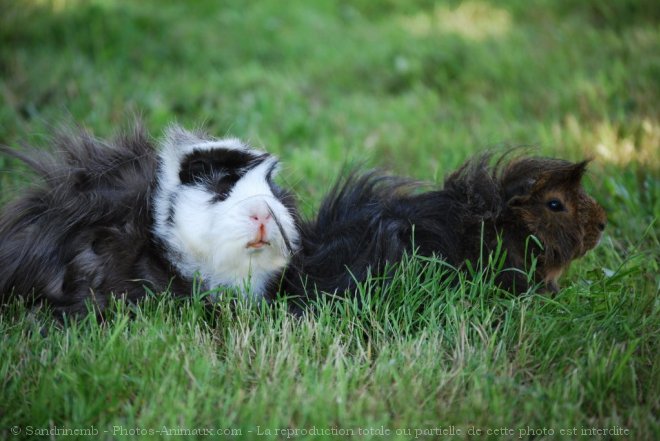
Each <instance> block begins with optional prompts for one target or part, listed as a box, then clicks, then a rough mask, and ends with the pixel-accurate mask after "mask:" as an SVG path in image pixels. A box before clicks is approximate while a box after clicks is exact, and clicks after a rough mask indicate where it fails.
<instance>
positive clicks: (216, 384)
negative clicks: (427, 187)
mask: <svg viewBox="0 0 660 441" xmlns="http://www.w3.org/2000/svg"><path fill="white" fill-rule="evenodd" d="M659 54H660V8H658V6H657V4H656V2H654V1H652V0H639V1H633V0H621V1H611V2H602V1H599V0H586V1H582V2H572V1H569V0H538V1H534V2H528V1H524V0H510V1H469V2H456V1H447V2H433V1H418V2H410V1H403V0H386V1H380V2H373V1H369V0H355V1H350V2H349V1H330V0H319V1H314V2H310V1H302V0H301V1H295V0H292V1H288V2H280V1H275V0H272V1H259V2H243V1H238V0H236V1H231V0H229V1H223V2H214V1H199V2H195V3H194V6H192V5H190V4H189V3H188V2H175V1H156V0H152V1H140V2H135V1H110V0H93V1H82V0H80V1H75V0H68V1H67V0H50V1H46V0H41V1H40V0H30V1H28V0H13V1H10V0H0V99H1V100H2V105H1V106H0V142H2V143H5V144H10V145H18V144H19V142H21V140H28V141H30V142H35V143H40V142H42V143H43V142H44V140H45V139H46V134H47V133H48V132H49V130H50V128H51V127H52V125H54V124H57V123H60V122H62V121H65V122H66V121H77V122H79V123H81V124H84V125H85V126H87V127H89V128H91V129H93V130H94V131H95V132H96V133H97V134H98V135H100V136H107V135H110V134H112V133H113V132H114V131H115V130H116V128H117V127H119V126H122V125H126V122H127V121H130V116H131V114H133V113H138V114H141V115H142V117H143V119H144V120H145V122H146V124H147V125H148V127H149V128H150V129H151V130H152V131H153V133H154V134H155V135H157V134H158V133H159V131H160V130H161V129H162V127H163V126H164V125H166V124H167V123H168V122H170V121H172V120H175V119H176V120H178V121H180V122H181V123H183V124H185V125H198V124H199V123H201V122H204V123H205V124H206V126H207V127H208V129H209V130H210V131H211V132H213V133H216V134H219V135H222V134H225V133H229V134H232V135H235V136H239V137H242V138H245V139H247V140H249V141H250V142H251V143H253V144H254V145H256V146H259V147H263V148H266V149H268V150H269V151H272V152H274V153H276V154H278V155H279V156H280V157H281V158H282V159H283V162H284V164H285V165H286V167H285V169H284V172H283V173H282V175H283V176H282V181H283V184H284V185H286V186H289V187H291V188H293V189H294V190H295V191H296V192H297V194H298V195H299V199H300V205H301V208H302V209H303V211H304V212H306V213H312V212H313V210H314V207H316V205H317V203H318V200H319V198H320V197H321V195H322V194H323V193H324V192H325V191H326V190H327V188H328V186H329V185H330V184H331V182H332V178H333V177H334V176H335V175H336V174H337V173H338V172H339V170H341V168H342V167H343V165H344V164H345V163H346V162H354V161H363V162H365V163H366V164H368V165H370V166H371V165H373V166H379V167H384V168H387V169H390V170H392V171H394V172H397V173H400V174H406V175H412V176H415V177H417V178H420V179H427V180H431V181H433V180H435V181H441V180H442V177H443V176H444V175H445V174H446V173H447V172H448V171H450V170H452V169H453V168H455V167H456V166H457V165H458V164H460V162H461V161H463V160H464V159H465V158H466V157H468V156H469V155H470V154H471V153H472V152H476V151H480V150H483V149H484V148H493V147H499V146H502V145H520V144H523V145H533V146H536V147H537V148H538V151H539V152H541V153H543V154H549V155H553V156H560V157H565V158H568V159H578V158H583V157H585V156H587V157H593V158H594V159H595V161H594V162H593V164H592V165H591V173H590V175H589V177H588V182H587V186H588V188H589V189H590V191H591V192H592V194H593V195H594V196H595V197H596V198H597V199H598V200H599V201H600V202H601V203H602V204H603V205H604V206H605V207H606V209H607V211H608V214H609V224H608V229H607V231H606V235H605V237H604V240H603V242H602V244H601V246H600V247H599V248H598V249H597V250H595V251H594V252H592V253H591V254H590V255H588V256H587V257H586V258H584V259H582V260H581V261H579V262H578V263H577V264H575V265H574V266H573V268H572V269H571V271H570V272H569V273H568V274H567V275H566V276H565V277H564V279H563V285H564V287H565V288H564V289H563V290H562V291H561V292H560V293H559V294H558V295H557V296H555V297H553V298H549V297H546V296H542V295H529V296H522V297H513V296H511V295H507V294H505V293H500V292H497V291H496V290H495V289H493V287H492V284H491V283H490V281H489V279H488V277H487V276H484V277H481V278H480V277H477V278H466V279H465V280H463V281H462V283H461V284H459V286H458V287H454V288H449V287H446V286H440V285H438V283H437V282H435V280H437V272H438V271H441V270H442V269H441V266H440V265H439V264H438V262H433V261H430V262H429V261H423V260H420V259H416V260H414V259H413V260H412V261H411V262H409V264H407V265H404V267H403V268H401V270H400V272H399V274H398V276H397V278H396V280H395V283H394V284H393V285H392V286H391V287H389V288H388V293H387V294H388V295H387V300H384V299H383V298H381V297H379V293H380V289H379V285H378V283H377V281H374V282H373V283H371V284H368V285H367V286H365V287H364V296H365V298H366V300H369V299H371V301H367V302H366V306H365V307H363V308H362V309H357V308H355V307H354V306H352V305H343V306H342V307H340V308H338V309H332V308H330V307H322V308H321V310H320V313H319V314H318V316H317V317H308V318H305V319H303V320H302V321H296V320H293V319H291V318H290V317H289V316H287V314H286V313H285V312H284V309H283V308H282V307H281V305H277V306H276V307H275V308H271V309H268V308H258V307H254V306H252V307H251V306H246V305H239V306H238V308H235V309H234V310H233V311H232V308H229V307H228V305H225V304H221V305H217V307H216V309H215V311H213V312H208V311H206V310H205V309H204V308H203V306H202V302H201V301H200V300H199V298H198V297H199V296H195V297H193V298H191V299H190V300H188V301H184V302H174V301H171V300H163V299H159V298H158V296H156V297H155V298H153V299H150V300H149V301H148V302H146V303H145V304H143V305H141V306H140V308H137V309H136V308H132V309H131V310H127V309H126V306H122V305H118V306H117V308H116V313H115V314H114V316H113V317H114V318H113V320H111V321H110V322H109V323H108V324H106V325H105V326H99V325H98V324H96V323H94V322H92V321H90V320H82V321H79V322H77V323H72V324H70V325H69V326H68V327H66V329H64V330H61V329H58V328H56V327H54V325H53V324H52V323H51V322H50V321H49V319H48V316H47V315H43V314H40V313H36V315H35V314H30V313H28V311H26V310H24V309H23V308H22V307H21V306H20V305H14V306H12V308H11V309H9V310H5V311H4V312H3V313H2V315H0V353H1V357H0V437H6V438H7V439H19V438H39V437H42V436H40V435H44V433H43V432H41V431H44V430H48V429H51V430H52V429H60V430H73V429H88V430H91V431H94V430H96V431H98V435H99V436H101V437H103V438H107V439H110V438H119V439H130V438H144V436H141V435H140V432H139V431H142V430H146V431H149V430H158V431H163V430H166V429H171V430H174V431H175V432H172V433H178V432H176V430H199V431H201V430H202V429H213V430H217V429H228V430H229V431H230V432H229V433H228V434H229V435H230V436H232V435H233V436H236V437H239V436H240V437H243V438H246V439H249V438H255V437H258V439H276V438H286V437H288V436H289V435H291V437H295V438H296V439H324V438H332V439H336V438H337V437H336V436H335V435H334V432H333V433H329V434H328V433H326V434H325V435H318V433H319V432H311V433H310V432H307V433H306V434H305V432H302V430H310V429H312V428H316V430H317V431H322V430H329V429H331V428H335V429H336V430H337V431H342V430H343V431H345V432H339V435H340V436H341V435H343V437H349V435H350V432H348V431H349V430H353V434H354V435H355V436H360V437H362V438H364V439H387V438H396V439H410V438H414V437H415V436H416V435H419V437H420V438H443V439H447V438H451V439H467V438H470V439H481V438H489V439H499V438H510V439H571V438H580V439H590V438H593V439H601V438H603V439H649V440H650V439H658V437H659V436H660V423H659V421H658V417H657V415H658V413H659V412H660V403H659V400H660V399H659V398H658V397H660V363H659V361H660V360H659V356H658V354H659V353H660V348H659V347H658V341H659V337H660V335H659V334H660V304H659V300H658V290H659V287H660V277H659V276H658V274H659V273H660V268H659V267H660V264H659V262H660V240H659V238H658V218H659V215H660V194H659V193H660V179H659V176H660V122H659V121H660V118H659V117H660V115H659V111H660V106H658V102H659V101H660V81H659V80H658V79H659V78H660V55H659ZM16 167H17V166H16V164H14V163H10V162H8V161H7V160H5V159H0V168H1V169H2V170H3V171H2V173H0V186H1V188H2V190H3V196H2V197H3V198H7V197H9V196H8V195H10V194H15V192H16V191H17V190H19V189H20V187H21V186H23V185H25V183H26V182H27V181H29V177H26V176H24V174H23V173H22V172H21V170H20V168H16ZM422 305H423V307H421V306H422ZM129 317H133V318H131V319H129ZM41 327H43V328H44V330H45V331H48V332H47V336H46V337H43V336H42V335H41V333H39V332H38V331H39V330H40V328H41ZM438 428H443V429H446V430H448V431H452V430H454V431H455V432H453V433H455V435H451V433H452V432H446V433H445V435H444V436H441V435H442V433H441V432H440V433H439V432H431V430H433V429H438ZM594 428H596V429H609V430H611V431H612V432H609V433H606V434H603V432H593V431H592V432H584V431H583V430H593V429H594ZM136 429H137V430H138V432H137V433H136ZM276 429H291V430H295V429H298V430H300V432H298V433H293V432H285V433H275V430H276ZM497 429H499V430H500V431H499V432H497V433H495V432H492V431H494V430H497ZM509 429H510V430H511V432H505V430H509ZM574 429H575V430H576V432H573V430H574ZM232 430H233V432H232ZM360 430H362V431H363V432H360ZM370 430H371V431H373V432H369V431H370ZM416 430H419V431H422V432H416ZM470 430H472V431H473V432H476V431H477V430H482V432H481V434H480V435H478V434H475V433H473V434H472V435H470V434H469V431H470ZM488 430H491V432H490V433H489V432H488ZM617 430H627V431H628V432H627V434H626V433H625V432H624V433H623V434H618V435H615V434H614V433H616V432H615V431H617ZM19 431H20V433H18V432H19ZM364 431H367V433H366V434H365V433H364ZM387 431H389V432H387ZM458 431H460V434H459V433H458ZM551 431H552V433H551ZM16 433H18V434H16ZM594 433H595V435H594ZM38 435H39V436H38ZM166 435H167V434H166V433H164V432H161V433H159V434H156V436H158V437H161V438H166V437H167V436H166ZM43 437H45V436H43ZM82 437H83V438H84V436H82ZM168 438H169V437H168ZM188 438H189V437H188Z"/></svg>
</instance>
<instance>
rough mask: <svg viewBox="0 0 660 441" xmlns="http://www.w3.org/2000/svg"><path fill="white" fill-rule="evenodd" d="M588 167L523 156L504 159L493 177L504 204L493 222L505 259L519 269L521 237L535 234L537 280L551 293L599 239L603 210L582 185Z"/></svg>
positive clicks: (522, 255)
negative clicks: (571, 266)
mask: <svg viewBox="0 0 660 441" xmlns="http://www.w3.org/2000/svg"><path fill="white" fill-rule="evenodd" d="M586 166H587V161H582V162H578V163H571V162H568V161H563V160H558V159H547V158H522V159H517V160H514V161H512V162H510V163H509V164H506V165H505V166H504V167H503V168H502V170H501V172H500V173H499V176H498V179H497V180H498V181H499V184H500V186H501V192H502V194H503V196H504V197H503V201H505V202H506V205H505V206H504V209H503V210H502V211H501V213H500V215H499V216H498V219H497V221H496V225H497V228H498V230H500V231H501V232H502V235H503V237H504V244H505V247H506V249H507V251H508V259H509V261H510V263H511V264H512V266H513V267H516V268H523V267H524V264H525V248H524V239H525V238H526V237H527V236H529V235H533V236H535V237H536V238H537V239H538V240H539V241H540V243H541V244H542V249H539V248H538V246H536V247H535V250H534V253H535V254H536V255H537V256H538V258H539V261H538V266H537V269H536V279H537V280H538V281H543V282H544V283H545V286H546V287H547V288H548V289H549V290H551V291H553V292H556V291H558V289H559V285H558V283H557V279H558V278H559V276H561V274H562V273H563V272H564V270H566V268H567V267H568V266H569V264H570V263H571V261H573V260H574V259H577V258H579V257H582V256H584V254H585V253H586V252H587V251H589V250H591V249H592V248H594V247H595V246H596V245H597V244H598V242H599V241H600V237H601V234H602V232H603V230H604V229H605V225H606V223H607V217H606V215H605V210H604V209H603V208H602V207H601V206H600V205H599V204H598V203H597V202H596V201H595V200H594V199H593V198H592V197H591V196H589V195H588V194H587V193H586V192H585V191H584V188H583V187H582V184H581V182H582V177H583V175H584V172H585V170H586Z"/></svg>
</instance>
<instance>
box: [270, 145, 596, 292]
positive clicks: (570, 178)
mask: <svg viewBox="0 0 660 441" xmlns="http://www.w3.org/2000/svg"><path fill="white" fill-rule="evenodd" d="M490 163H491V157H490V156H489V155H482V156H477V157H475V158H473V159H472V160H470V161H468V162H467V163H466V164H465V165H463V166H462V167H461V168H460V169H459V170H457V171H456V172H454V173H452V174H451V175H449V176H448V177H447V179H446V180H445V184H444V188H443V189H440V190H432V191H423V189H422V188H421V187H420V186H418V185H415V184H414V183H412V182H410V181H406V180H403V179H401V178H394V177H390V176H384V175H382V174H380V173H378V172H370V173H367V174H362V175H360V174H358V173H352V174H350V175H348V177H346V178H344V179H342V180H340V181H339V182H338V183H337V184H336V185H335V187H334V188H333V189H332V190H331V191H330V193H329V194H328V195H327V197H326V198H325V200H324V201H323V203H322V204H321V208H320V210H319V212H318V215H317V217H316V219H314V220H312V221H309V222H307V223H304V224H303V225H302V226H301V243H302V247H301V250H300V252H299V253H298V254H297V255H295V256H294V258H293V259H292V261H291V263H290V265H289V268H288V269H287V271H286V273H285V275H284V277H283V283H282V292H284V293H286V294H288V295H290V296H293V297H294V298H298V299H302V302H303V303H304V302H305V301H306V300H308V299H309V298H310V297H314V296H315V295H316V294H317V293H331V294H342V293H344V292H346V291H348V292H351V290H352V289H353V288H354V287H355V283H356V282H361V281H364V280H365V279H366V277H367V275H368V274H369V273H371V274H375V275H380V274H382V271H383V269H384V268H385V266H386V264H388V263H390V264H392V263H396V262H398V261H399V260H400V259H401V256H402V255H403V253H405V252H411V251H412V250H413V249H415V250H416V251H417V253H419V254H421V255H425V256H429V255H433V254H435V255H437V256H439V257H441V258H442V259H444V260H445V261H446V262H447V263H449V264H451V265H452V266H454V267H456V268H461V267H463V265H464V264H465V262H467V261H470V262H473V263H474V262H476V261H477V260H478V259H479V258H480V256H482V255H487V254H488V253H489V252H490V251H492V250H493V249H495V247H496V246H497V243H498V240H501V241H502V243H503V245H504V249H505V250H506V253H507V255H506V261H505V265H506V267H509V268H516V269H520V270H523V271H526V270H527V268H528V267H529V264H530V259H529V258H530V255H531V254H534V255H536V256H537V257H538V269H537V272H536V274H535V281H538V282H544V283H545V284H546V286H547V288H548V289H550V290H556V289H557V284H556V279H557V278H558V277H559V275H560V274H561V272H562V271H563V270H564V269H565V268H566V267H567V266H568V265H569V264H570V262H571V261H572V260H573V259H575V258H577V257H580V256H582V255H583V254H584V253H585V252H586V251H588V250H589V249H591V248H593V247H594V246H595V245H596V243H597V241H598V239H599V238H600V233H601V231H602V229H603V228H604V226H605V222H606V218H605V213H604V211H603V209H602V208H601V207H600V206H599V205H598V204H597V203H596V202H595V201H594V200H593V199H592V198H591V197H589V196H588V195H586V194H585V193H584V191H583V189H582V187H581V185H580V179H581V177H582V174H583V172H584V168H585V165H586V163H578V164H573V163H571V162H568V161H563V160H557V159H549V158H517V159H513V160H508V159H507V156H506V155H505V156H503V157H502V158H500V160H499V161H497V162H496V163H495V165H492V166H491V165H490ZM554 199H558V200H561V204H562V206H563V211H561V212H552V211H551V210H549V209H548V203H549V201H551V200H554ZM553 206H554V205H553ZM531 235H534V236H536V237H537V238H538V239H540V240H541V242H542V244H543V246H542V248H541V247H538V246H536V245H534V244H535V242H534V241H529V236H531ZM500 283H501V285H502V286H503V287H504V288H506V289H509V290H511V291H514V292H521V291H524V290H526V289H527V288H528V283H527V279H526V277H525V276H524V275H523V274H522V273H521V272H520V271H508V272H503V273H502V274H501V275H500Z"/></svg>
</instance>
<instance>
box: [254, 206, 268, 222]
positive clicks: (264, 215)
mask: <svg viewBox="0 0 660 441" xmlns="http://www.w3.org/2000/svg"><path fill="white" fill-rule="evenodd" d="M250 219H251V220H253V221H254V222H256V223H260V224H265V223H267V222H268V220H269V219H270V211H268V209H265V210H260V209H257V210H251V211H250Z"/></svg>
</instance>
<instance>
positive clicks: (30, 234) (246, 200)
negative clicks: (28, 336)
mask: <svg viewBox="0 0 660 441" xmlns="http://www.w3.org/2000/svg"><path fill="white" fill-rule="evenodd" d="M2 151H3V152H4V153H6V154H9V155H11V156H14V157H17V158H19V159H21V160H22V161H23V162H24V163H26V164H27V165H28V166H29V167H30V168H31V169H32V170H34V171H35V172H36V173H37V174H38V175H39V176H40V177H41V180H42V184H41V185H38V186H35V187H33V188H31V189H29V190H27V191H26V192H25V194H23V195H22V196H20V197H19V198H18V199H17V200H15V201H13V202H11V203H9V204H8V205H6V206H5V207H4V209H3V210H2V212H1V213H0V295H1V296H2V297H1V300H2V303H6V302H7V300H8V299H10V298H11V297H12V296H19V295H20V296H23V297H25V298H29V299H31V300H32V301H35V302H44V303H46V304H48V305H50V306H51V307H52V308H53V310H54V312H55V313H56V314H57V315H61V314H79V313H84V312H86V311H87V308H88V307H89V306H88V305H86V304H87V303H90V304H91V305H92V306H93V307H94V308H95V309H96V311H97V312H98V313H99V314H102V313H103V311H104V309H105V307H106V306H107V304H108V301H109V300H110V298H111V296H113V295H114V296H116V297H118V298H124V299H126V300H129V301H137V300H139V299H141V298H143V297H144V296H145V295H146V289H149V290H151V291H152V292H164V291H169V292H171V293H173V294H174V295H178V296H186V295H190V294H191V293H192V291H193V284H194V283H195V281H198V282H197V283H201V286H202V288H203V289H205V290H216V291H219V290H222V289H223V288H225V287H226V288H232V289H237V290H239V291H240V292H242V293H244V294H245V295H251V296H255V297H257V298H258V297H261V296H263V295H264V293H265V292H266V291H267V290H268V289H269V286H270V284H272V283H275V282H273V281H272V280H271V279H277V277H278V276H279V275H280V274H281V272H282V270H283V268H284V267H285V265H286V264H287V261H288V259H289V257H290V255H291V254H292V253H293V252H294V251H295V249H296V247H297V244H298V230H297V222H298V221H297V219H298V215H297V212H296V208H295V205H294V200H293V198H292V196H291V195H290V194H289V193H287V192H286V191H284V190H282V189H281V188H279V187H278V186H277V185H276V184H275V183H274V182H273V177H274V175H275V173H276V171H277V167H278V160H277V158H275V157H274V156H272V155H270V154H268V153H265V152H262V151H259V150H256V149H253V148H251V147H249V146H248V145H246V144H244V143H242V142H241V141H239V140H237V139H214V138H211V137H209V136H207V135H204V134H202V133H192V132H188V131H186V130H184V129H182V128H180V127H177V126H172V127H170V128H169V129H167V130H166V133H165V136H164V138H163V140H162V141H161V143H160V148H156V146H155V145H154V143H153V142H152V141H151V139H150V138H149V136H148V135H147V133H146V131H144V130H143V129H142V128H140V127H139V126H138V127H137V128H136V129H135V130H134V131H133V132H132V133H130V134H128V135H124V136H120V137H118V138H117V139H115V140H114V141H111V142H105V141H101V140H98V139H95V138H94V137H92V136H91V135H90V134H88V133H86V132H84V131H77V130H76V131H71V132H69V133H68V134H59V135H56V136H55V137H54V138H53V141H52V146H51V149H50V152H46V151H44V150H39V149H30V150H28V151H21V152H19V151H15V150H12V149H8V148H3V149H2Z"/></svg>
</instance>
